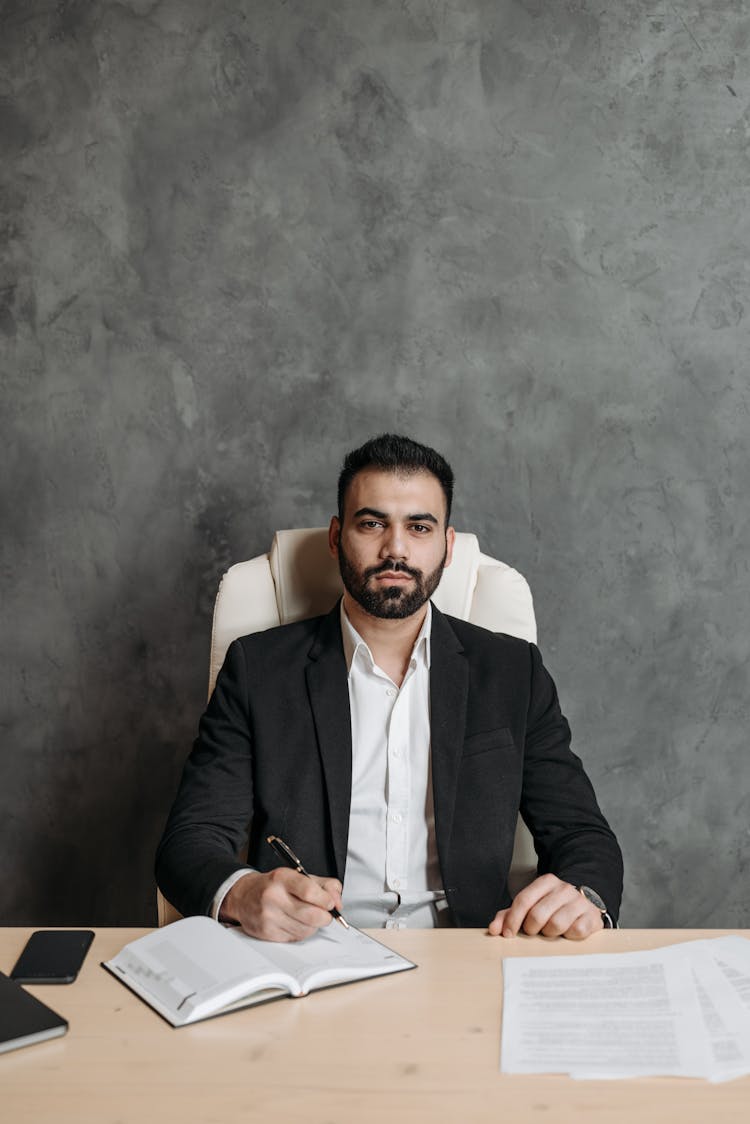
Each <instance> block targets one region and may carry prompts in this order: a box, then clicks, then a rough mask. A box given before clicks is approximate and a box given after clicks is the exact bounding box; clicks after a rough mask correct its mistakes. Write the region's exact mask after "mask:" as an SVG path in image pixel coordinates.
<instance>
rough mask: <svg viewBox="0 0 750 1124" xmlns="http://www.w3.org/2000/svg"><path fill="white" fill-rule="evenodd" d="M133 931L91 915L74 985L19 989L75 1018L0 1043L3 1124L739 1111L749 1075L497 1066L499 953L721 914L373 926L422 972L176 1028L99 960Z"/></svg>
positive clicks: (641, 942) (597, 942) (475, 1122)
mask: <svg viewBox="0 0 750 1124" xmlns="http://www.w3.org/2000/svg"><path fill="white" fill-rule="evenodd" d="M30 931H31V930H28V929H4V930H0V970H2V971H4V972H6V973H7V972H9V971H10V969H11V967H12V965H13V963H14V961H15V959H16V957H17V955H18V953H19V952H20V951H21V948H22V947H23V945H24V942H25V941H26V938H27V937H28V934H29V932H30ZM735 931H738V930H735ZM144 932H146V930H143V929H100V930H98V931H97V933H96V939H95V941H94V943H93V945H92V947H91V950H90V951H89V954H88V957H87V959H86V963H85V965H84V967H83V970H82V972H81V974H80V976H79V978H78V980H77V982H76V983H75V984H73V985H71V986H64V987H55V986H35V987H31V988H29V990H30V991H32V992H33V993H34V994H35V995H38V996H39V998H40V999H42V1000H43V1001H45V1002H47V1003H48V1004H49V1005H50V1006H51V1007H53V1008H54V1009H55V1010H57V1011H58V1012H59V1013H60V1014H61V1015H64V1016H65V1017H66V1018H68V1019H69V1021H70V1030H69V1032H68V1034H67V1036H66V1037H65V1038H61V1039H56V1040H53V1041H50V1042H45V1043H41V1044H39V1045H36V1046H30V1047H26V1048H25V1049H22V1050H17V1051H12V1052H11V1053H8V1054H3V1055H1V1056H0V1104H1V1105H2V1117H3V1119H4V1120H7V1121H8V1122H9V1124H42V1122H44V1124H68V1122H71V1124H72V1122H75V1124H88V1122H91V1124H94V1122H95V1124H151V1122H152V1121H172V1120H175V1121H177V1120H179V1121H182V1122H185V1124H191V1122H201V1124H203V1122H206V1124H209V1122H211V1124H230V1122H233V1121H235V1120H236V1121H237V1122H238V1124H240V1122H241V1124H246V1122H247V1121H261V1120H262V1121H265V1122H268V1124H352V1122H364V1124H370V1122H372V1124H374V1122H376V1121H377V1122H378V1124H393V1122H394V1121H395V1122H400V1121H408V1122H409V1124H428V1122H429V1124H440V1122H441V1121H446V1122H448V1121H449V1122H450V1124H485V1122H487V1124H490V1122H492V1124H498V1122H499V1121H502V1120H503V1119H505V1120H508V1121H513V1124H525V1122H527V1121H539V1124H568V1122H572V1121H576V1122H579V1121H592V1122H593V1121H596V1124H625V1122H627V1124H634V1122H637V1124H649V1122H651V1121H659V1122H669V1124H672V1122H677V1121H679V1122H680V1124H693V1122H694V1124H698V1122H700V1124H705V1121H706V1120H709V1121H711V1124H725V1122H728V1121H738V1122H739V1121H742V1124H747V1122H748V1120H750V1078H742V1079H741V1080H737V1081H732V1082H729V1083H726V1084H722V1085H710V1084H708V1083H707V1082H705V1081H690V1080H677V1079H674V1078H648V1079H640V1080H631V1081H617V1082H612V1081H602V1082H596V1081H581V1082H579V1081H573V1080H571V1079H570V1078H568V1077H555V1076H544V1077H521V1076H519V1077H515V1076H513V1077H511V1076H504V1075H501V1074H500V1073H499V1069H498V1067H499V1058H500V1010H501V998H502V995H501V969H500V964H501V960H502V958H503V956H528V955H552V956H555V955H560V954H564V953H575V952H576V951H578V952H599V951H607V950H609V951H619V952H626V951H631V950H633V949H639V948H652V947H655V946H657V945H660V944H670V943H672V942H677V941H682V940H689V939H690V938H691V937H706V936H719V935H720V932H719V931H718V930H701V931H698V930H685V929H680V930H666V929H664V930H636V929H630V930H621V931H620V932H615V933H611V932H610V933H601V934H597V935H596V936H594V937H591V938H590V939H589V940H588V941H585V942H584V943H583V944H582V945H580V944H577V943H571V942H568V941H562V940H560V941H546V940H543V939H539V938H529V937H522V938H517V939H515V940H510V941H504V940H501V939H499V938H492V937H488V936H487V935H486V934H485V933H484V932H482V931H480V930H476V929H474V930H472V929H464V930H450V929H442V930H435V931H424V930H421V931H419V930H411V931H409V930H400V931H394V932H387V933H385V932H379V933H377V934H376V935H377V936H378V938H379V939H381V940H383V942H384V943H386V944H388V945H390V946H391V947H393V948H395V949H397V950H398V951H399V952H402V953H403V954H404V955H405V956H407V957H409V958H410V959H411V960H414V961H415V962H416V963H417V964H418V965H419V967H418V969H417V971H412V972H405V973H403V974H399V975H395V976H389V977H386V978H383V979H379V980H367V981H362V982H360V983H355V984H352V985H350V986H346V987H341V988H335V989H332V990H330V991H323V992H318V993H316V994H313V995H310V996H307V997H306V998H304V999H290V1000H281V1001H279V1002H277V1003H269V1004H267V1005H264V1006H262V1007H256V1008H254V1009H253V1008H251V1009H248V1010H244V1011H238V1012H235V1013H233V1014H231V1015H227V1016H224V1017H222V1018H218V1019H213V1020H210V1021H208V1022H204V1023H199V1024H197V1025H196V1026H192V1027H184V1028H182V1029H180V1030H173V1029H172V1028H171V1027H170V1026H168V1025H167V1024H166V1023H165V1022H163V1021H162V1020H161V1019H160V1018H159V1017H158V1016H157V1015H156V1014H154V1012H153V1011H152V1010H151V1009H150V1008H149V1007H147V1006H146V1005H145V1004H143V1003H142V1002H141V1001H140V1000H139V999H137V998H136V996H134V995H133V994H132V993H131V992H129V991H128V990H127V988H125V987H123V986H122V985H121V984H120V983H118V982H117V980H115V979H114V978H113V977H111V976H110V975H109V973H107V972H105V971H104V970H103V969H102V968H101V967H100V966H99V964H100V961H102V960H106V959H109V958H110V957H111V956H113V955H114V953H115V952H117V951H118V950H119V949H120V948H121V947H122V946H123V945H124V944H126V943H127V942H128V941H129V940H133V939H134V938H135V937H138V936H141V935H142V934H143V933H144ZM741 935H742V936H750V931H748V930H744V931H741Z"/></svg>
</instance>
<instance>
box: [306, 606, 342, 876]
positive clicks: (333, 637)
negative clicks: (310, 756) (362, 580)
mask: <svg viewBox="0 0 750 1124" xmlns="http://www.w3.org/2000/svg"><path fill="white" fill-rule="evenodd" d="M306 678H307V690H308V695H309V698H310V706H311V708H312V712H313V719H314V721H315V731H316V734H317V737H318V748H319V750H320V757H321V761H322V763H323V775H324V777H325V784H326V790H327V793H328V810H329V814H330V817H331V833H332V836H333V852H334V858H335V860H336V876H337V877H338V878H339V880H340V881H342V882H343V879H344V869H345V867H346V848H347V843H348V839H349V811H350V805H351V792H352V725H351V716H350V710H349V686H348V682H347V674H346V662H345V660H344V650H343V647H342V643H341V623H340V619H339V606H338V604H337V605H336V607H335V608H334V609H333V610H332V611H331V612H330V613H329V614H328V616H326V617H323V619H322V620H321V624H320V630H319V632H318V635H317V637H316V639H315V642H314V643H313V646H312V648H311V649H310V652H309V662H308V665H307V669H306Z"/></svg>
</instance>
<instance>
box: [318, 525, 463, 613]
mask: <svg viewBox="0 0 750 1124" xmlns="http://www.w3.org/2000/svg"><path fill="white" fill-rule="evenodd" d="M447 555H448V548H447V546H446V548H445V550H444V551H443V557H442V560H441V562H440V565H439V566H437V567H436V568H435V569H434V570H433V571H432V572H431V573H429V574H426V575H425V574H424V573H422V571H421V570H413V569H412V568H411V567H410V566H406V565H405V564H404V563H403V562H391V561H389V560H388V559H386V561H385V562H383V563H382V564H381V565H380V566H371V567H370V568H369V569H367V570H358V569H357V568H356V567H355V566H354V564H353V563H352V561H351V560H350V559H349V558H348V557H347V555H346V552H345V551H344V548H343V546H342V544H341V540H340V539H339V550H338V557H339V570H340V572H341V580H342V581H343V583H344V589H345V590H346V592H347V593H348V594H349V595H350V597H353V598H354V600H355V601H356V602H357V604H358V605H361V606H362V608H363V609H364V610H365V612H366V613H369V614H370V616H372V617H380V618H381V619H382V620H403V618H404V617H410V616H412V614H413V613H416V612H417V610H418V609H421V608H422V606H423V605H424V603H425V602H426V601H429V599H430V597H432V595H433V593H434V592H435V590H436V589H437V587H438V584H439V582H440V579H441V577H442V576H443V570H444V568H445V559H446V557H447ZM386 570H390V571H393V572H394V573H398V574H408V575H409V577H410V578H413V579H414V586H413V587H412V588H411V589H405V588H404V586H403V584H401V583H399V584H398V585H386V586H382V584H381V587H380V588H373V587H371V586H370V584H369V582H370V578H372V577H374V576H375V575H376V574H382V573H384V572H385V571H386Z"/></svg>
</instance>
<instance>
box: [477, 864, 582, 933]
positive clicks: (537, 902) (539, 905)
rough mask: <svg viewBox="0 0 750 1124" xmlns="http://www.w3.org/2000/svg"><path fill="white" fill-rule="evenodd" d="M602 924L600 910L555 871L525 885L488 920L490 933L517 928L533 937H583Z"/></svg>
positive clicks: (513, 930)
mask: <svg viewBox="0 0 750 1124" xmlns="http://www.w3.org/2000/svg"><path fill="white" fill-rule="evenodd" d="M603 928H604V921H603V920H602V915H601V913H600V911H599V910H598V909H597V908H596V906H595V905H593V904H592V903H591V902H590V901H588V900H587V899H586V898H584V896H583V894H581V893H579V891H578V890H577V889H576V888H575V886H571V884H570V882H563V881H562V879H560V878H558V877H557V876H556V875H554V874H543V875H541V877H540V878H535V879H534V881H533V882H530V883H529V885H528V886H525V887H524V889H523V890H521V892H520V893H519V894H516V896H515V898H514V899H513V904H512V905H511V906H509V907H508V909H501V910H500V911H499V912H498V913H496V914H495V917H494V919H493V920H492V921H491V922H490V925H489V931H490V936H493V937H515V936H517V934H518V933H519V931H520V930H523V932H524V933H528V935H529V936H532V937H535V936H538V935H539V934H541V935H542V936H543V937H567V938H568V939H569V940H572V941H582V940H583V939H584V937H590V936H591V934H592V933H596V932H598V930H599V929H603Z"/></svg>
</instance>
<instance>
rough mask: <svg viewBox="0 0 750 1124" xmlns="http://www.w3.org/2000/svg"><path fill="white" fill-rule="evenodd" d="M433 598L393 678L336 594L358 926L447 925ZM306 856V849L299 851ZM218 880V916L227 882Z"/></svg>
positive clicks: (238, 874) (347, 887) (351, 883)
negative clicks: (436, 804)
mask: <svg viewBox="0 0 750 1124" xmlns="http://www.w3.org/2000/svg"><path fill="white" fill-rule="evenodd" d="M431 628H432V606H431V605H430V604H429V603H428V605H427V613H426V616H425V619H424V622H423V624H422V628H421V629H420V632H419V635H418V636H417V639H416V641H415V642H414V647H413V649H412V653H411V657H410V659H409V666H408V668H407V671H406V675H405V676H404V679H403V682H402V684H401V686H400V688H399V687H397V686H396V684H395V683H394V682H393V680H392V679H391V678H390V677H389V676H388V675H387V674H386V673H385V672H384V671H382V670H381V668H379V667H378V666H377V664H376V663H375V661H374V659H373V656H372V652H371V651H370V649H369V647H368V646H367V644H366V643H365V641H364V640H363V639H362V637H361V636H360V635H359V633H358V632H357V631H356V629H355V628H354V626H353V625H352V623H351V621H350V620H349V618H348V617H347V615H346V612H345V610H344V604H343V601H342V603H341V633H342V638H343V643H344V657H345V660H346V666H347V669H348V684H349V704H350V710H351V723H352V795H351V807H350V817H349V841H348V846H347V854H346V871H345V877H344V893H343V902H342V913H343V914H344V916H345V917H346V918H347V920H348V921H350V922H351V923H352V924H353V925H356V926H357V927H358V928H386V929H400V928H406V927H407V926H408V927H412V928H423V929H426V928H432V927H434V926H436V925H441V926H443V925H450V923H451V921H450V913H449V911H448V909H447V902H446V900H445V893H444V892H443V887H442V882H441V878H440V868H439V865H438V857H437V844H436V841H435V815H434V809H433V800H432V777H431V770H430V634H431ZM302 860H303V862H304V856H302ZM249 869H252V868H251V867H248V868H245V869H244V870H238V871H235V872H234V874H232V875H230V876H229V878H227V879H226V880H225V881H224V882H223V883H222V884H221V886H220V887H219V889H218V891H217V893H216V895H215V897H214V900H213V904H212V908H211V915H212V916H213V917H218V915H219V910H220V909H221V903H222V902H223V900H224V898H225V897H226V895H227V894H228V892H229V890H230V889H231V887H232V886H233V885H234V884H235V882H237V881H238V880H239V879H240V878H242V877H243V876H244V875H245V874H247V872H248V870H249Z"/></svg>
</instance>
